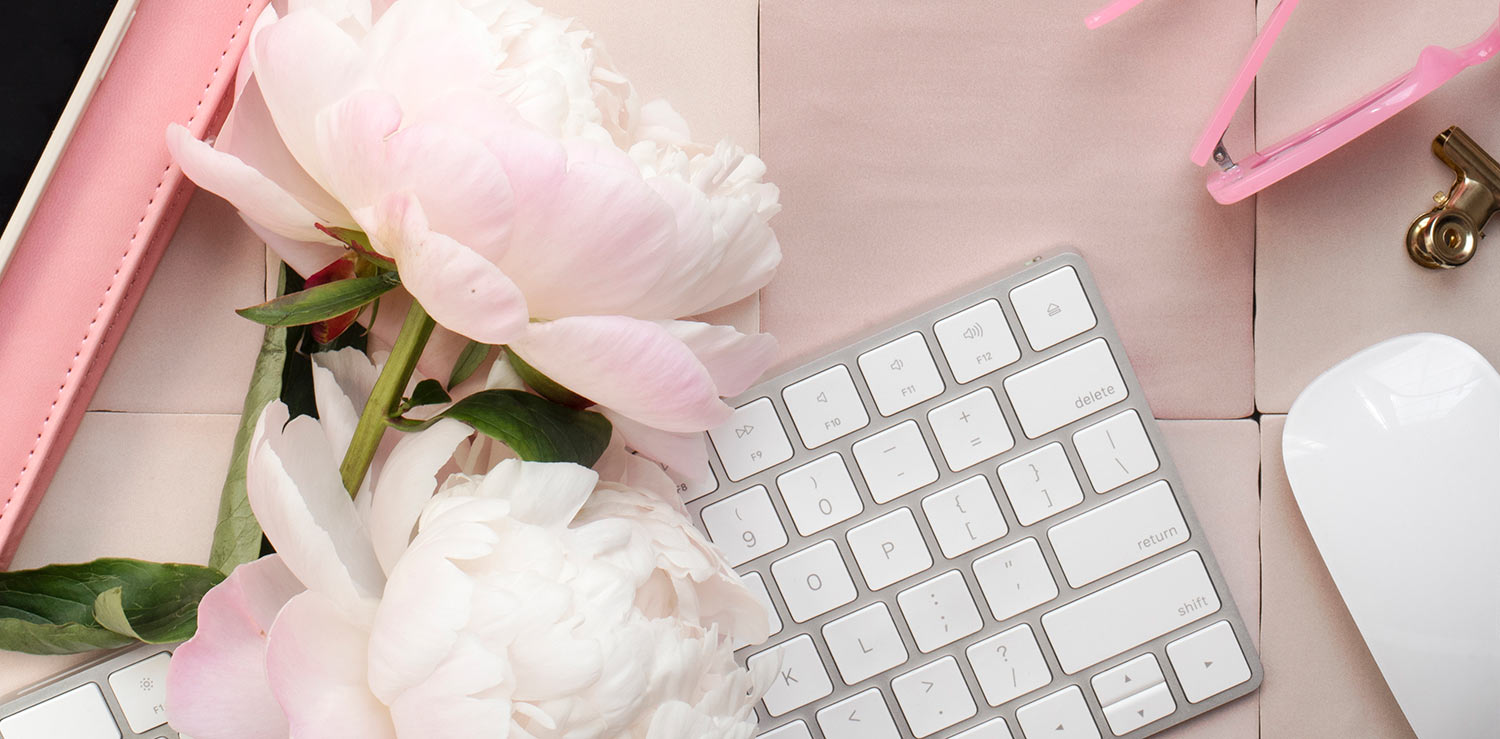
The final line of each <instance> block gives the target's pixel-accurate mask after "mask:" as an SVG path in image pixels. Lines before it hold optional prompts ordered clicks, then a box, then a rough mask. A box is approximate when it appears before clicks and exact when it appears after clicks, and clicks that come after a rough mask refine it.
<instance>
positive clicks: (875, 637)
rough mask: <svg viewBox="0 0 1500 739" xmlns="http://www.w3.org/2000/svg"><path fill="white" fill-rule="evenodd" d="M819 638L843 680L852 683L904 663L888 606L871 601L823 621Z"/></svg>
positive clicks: (902, 650) (894, 624)
mask: <svg viewBox="0 0 1500 739" xmlns="http://www.w3.org/2000/svg"><path fill="white" fill-rule="evenodd" d="M823 641H824V642H825V643H826V644H828V651H829V652H830V653H832V654H833V663H834V664H835V665H837V666H838V668H839V675H840V676H841V677H843V678H844V682H845V683H846V684H849V685H854V684H856V683H858V682H860V681H861V680H864V679H866V678H870V677H874V676H875V675H879V674H880V673H882V672H885V671H886V670H889V669H891V668H893V667H900V666H901V665H904V664H906V658H907V656H908V655H907V653H906V645H905V644H903V643H902V642H901V634H900V633H899V632H897V631H896V622H895V621H893V620H891V612H890V609H888V608H886V605H885V604H884V603H875V604H873V605H869V606H866V607H864V608H861V609H859V610H858V611H855V612H854V613H851V614H849V615H847V616H845V617H843V618H841V619H838V620H837V621H830V622H828V623H826V624H824V625H823Z"/></svg>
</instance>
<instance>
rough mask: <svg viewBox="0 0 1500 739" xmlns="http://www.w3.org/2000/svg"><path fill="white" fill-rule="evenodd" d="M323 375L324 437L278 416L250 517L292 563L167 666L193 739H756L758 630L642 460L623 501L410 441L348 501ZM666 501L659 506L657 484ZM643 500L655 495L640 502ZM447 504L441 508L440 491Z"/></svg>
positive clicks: (264, 448)
mask: <svg viewBox="0 0 1500 739" xmlns="http://www.w3.org/2000/svg"><path fill="white" fill-rule="evenodd" d="M332 359H333V361H328V360H323V361H320V362H319V363H318V364H317V365H316V366H315V368H314V372H315V376H316V378H317V379H318V391H319V395H318V406H319V415H320V417H321V420H315V419H312V418H310V417H306V416H304V417H299V418H296V419H291V420H290V421H288V419H287V410H286V408H285V407H284V406H282V405H281V404H280V403H274V404H272V405H271V406H270V407H268V408H267V409H266V411H265V413H264V414H263V415H262V417H261V419H260V422H259V425H258V426H257V429H256V433H255V437H254V441H253V443H252V447H251V455H250V461H249V476H248V485H249V490H250V496H251V497H250V502H251V505H252V507H253V508H254V510H255V514H256V517H257V518H258V519H259V520H260V521H261V523H262V525H263V527H264V528H265V531H266V535H267V536H268V537H269V538H270V539H271V541H272V543H273V544H275V545H276V548H277V551H278V554H276V555H272V556H270V557H266V558H264V559H261V560H258V561H256V562H253V563H251V564H248V565H245V566H242V567H240V568H239V569H237V570H235V572H234V573H233V574H232V575H231V576H230V577H229V578H228V579H227V580H225V581H224V583H222V584H221V585H219V586H218V587H217V588H215V589H214V590H213V591H212V592H210V593H209V594H208V595H207V596H206V597H205V598H204V599H203V602H202V604H201V606H200V607H199V615H198V623H199V626H198V632H197V635H196V636H195V637H194V638H193V639H192V640H191V641H189V642H188V643H187V644H184V645H183V646H182V647H181V648H179V650H178V651H177V653H176V656H175V657H174V659H173V661H172V667H171V673H170V675H169V678H168V686H167V689H168V694H169V701H170V704H171V705H172V725H173V726H174V728H176V729H178V730H179V731H183V732H186V733H188V734H191V735H193V736H194V737H196V738H197V739H289V738H291V737H296V738H297V739H302V738H303V737H316V738H318V739H327V738H335V739H336V738H339V737H350V738H351V739H352V738H354V737H358V738H359V739H381V738H399V739H417V738H420V739H428V738H431V739H485V738H488V737H495V738H497V739H498V738H503V737H516V738H518V739H519V738H522V737H534V738H536V739H564V738H566V739H593V738H597V739H607V738H612V737H631V738H640V739H647V738H649V739H688V738H689V737H725V738H734V739H749V737H751V736H752V735H753V734H754V730H755V726H754V719H753V716H752V714H751V705H752V704H753V702H754V701H755V700H756V698H757V697H758V695H759V692H758V691H757V689H756V686H757V684H759V685H764V684H766V681H767V680H768V679H769V677H770V675H769V674H766V675H759V676H757V677H758V679H752V676H751V675H750V673H748V672H746V671H745V670H743V669H741V668H739V667H738V666H737V665H736V664H735V662H734V658H733V649H732V645H733V644H736V643H756V642H759V641H762V640H764V639H765V637H766V635H767V631H768V623H767V615H766V613H765V611H764V610H763V609H762V608H761V606H760V605H759V603H758V602H757V601H756V600H755V598H754V596H753V595H752V594H751V593H750V591H749V590H748V589H747V588H746V587H745V586H744V585H743V584H742V583H741V581H740V579H739V577H738V576H737V575H736V574H735V573H734V572H733V571H732V570H731V569H730V568H729V566H728V564H727V562H725V561H724V559H723V557H722V556H721V555H720V554H719V552H718V550H717V549H715V548H714V547H713V546H712V544H710V543H709V542H708V541H707V540H706V539H705V538H704V537H703V536H702V534H700V533H699V532H698V531H697V530H696V529H694V528H693V527H692V525H691V524H690V523H689V521H688V519H687V517H686V515H685V513H684V511H683V510H682V509H681V506H680V504H678V503H677V502H676V499H675V497H674V496H672V494H671V482H670V480H668V479H667V478H666V477H665V476H664V475H663V474H662V473H661V472H660V470H659V469H658V468H657V467H655V465H653V464H652V463H650V462H647V461H645V460H641V459H637V460H636V462H635V464H633V465H631V466H630V467H629V468H628V470H627V474H626V476H625V477H626V480H627V482H626V483H601V482H600V481H599V479H598V476H597V474H596V473H595V472H593V471H592V470H589V469H587V468H584V467H580V466H577V465H572V464H538V463H526V462H520V461H517V460H513V459H512V460H505V461H502V462H501V463H500V464H499V465H498V466H496V467H495V468H494V469H493V470H490V471H489V472H487V473H484V474H464V473H455V474H452V475H448V476H446V477H444V478H443V482H442V483H441V484H440V485H439V483H438V478H439V477H440V476H441V474H440V471H441V470H443V469H444V468H446V467H449V466H450V465H451V462H452V459H451V457H452V454H453V450H454V448H455V447H456V446H457V445H459V444H460V442H462V441H463V440H464V439H465V438H466V437H468V436H469V434H470V430H469V429H468V427H466V426H463V425H462V424H459V423H457V422H454V421H440V422H438V423H437V424H436V425H434V426H432V427H431V428H430V429H428V430H427V431H423V432H419V433H415V434H410V435H407V436H404V437H403V438H402V439H401V441H400V442H399V443H398V444H396V445H395V447H394V449H393V450H392V451H391V452H390V454H389V456H388V457H387V458H386V459H385V460H384V462H383V464H382V465H381V466H380V467H379V468H378V469H377V470H376V472H375V474H373V475H372V477H373V482H371V483H370V484H369V485H368V486H367V487H366V488H365V489H364V490H362V491H361V493H360V496H359V498H358V499H356V500H351V499H350V498H349V496H348V495H347V494H346V493H345V492H344V490H343V488H342V486H341V484H340V481H339V476H338V459H339V455H338V454H337V453H336V452H337V451H338V450H341V449H342V448H343V447H342V445H343V444H345V443H347V440H348V438H349V434H351V433H352V431H353V425H354V422H355V416H354V413H353V408H354V404H353V403H352V402H350V400H349V398H348V397H347V396H345V395H344V394H343V393H342V392H340V389H341V387H342V388H353V387H355V386H357V385H358V384H360V383H359V382H358V381H346V382H345V383H343V384H341V383H339V382H337V381H336V380H337V378H336V377H335V375H334V372H333V370H332V369H330V367H331V368H334V369H339V370H341V371H343V370H347V369H351V368H353V369H357V370H359V372H358V374H359V375H361V376H365V377H367V376H368V374H369V368H368V362H365V363H364V365H361V364H360V362H358V361H354V360H356V359H360V356H359V355H358V353H357V352H354V351H353V350H344V351H343V352H340V353H339V355H338V356H337V357H335V358H332ZM658 486H660V487H658ZM643 487H644V488H649V489H642V488H643ZM435 488H436V489H437V490H438V492H437V493H436V495H434V489H435Z"/></svg>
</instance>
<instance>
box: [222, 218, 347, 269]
mask: <svg viewBox="0 0 1500 739" xmlns="http://www.w3.org/2000/svg"><path fill="white" fill-rule="evenodd" d="M240 219H241V220H243V221H244V222H245V225H246V226H249V227H250V230H251V231H253V232H255V235H256V236H258V237H260V240H261V241H264V242H266V246H269V247H270V248H271V251H273V252H276V256H278V257H281V261H283V262H286V263H287V265H288V266H290V267H291V268H292V271H293V272H296V273H297V274H299V275H302V276H304V277H306V276H307V275H310V274H313V273H315V272H317V271H318V270H320V269H322V268H324V267H326V266H328V265H329V264H330V263H332V262H333V261H334V260H336V259H338V258H339V257H341V256H343V255H344V253H345V251H346V250H345V249H344V247H343V246H339V245H335V244H332V243H328V242H330V241H332V239H327V240H325V241H323V242H316V241H301V240H298V239H289V238H287V237H285V236H282V235H281V234H277V233H273V232H272V231H270V230H269V229H267V228H265V227H264V226H261V225H260V224H258V223H256V222H255V221H252V220H250V219H249V218H246V217H245V216H244V214H243V213H242V214H240ZM319 234H320V237H324V238H326V235H324V234H322V232H321V231H320V232H319Z"/></svg>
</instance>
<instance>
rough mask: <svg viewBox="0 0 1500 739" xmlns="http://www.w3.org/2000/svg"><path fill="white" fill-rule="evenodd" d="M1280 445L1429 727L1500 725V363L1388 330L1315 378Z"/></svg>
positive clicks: (1321, 539) (1410, 707)
mask: <svg viewBox="0 0 1500 739" xmlns="http://www.w3.org/2000/svg"><path fill="white" fill-rule="evenodd" d="M1282 449H1283V451H1284V453H1285V456H1286V470H1287V477H1288V478H1289V479H1290V480H1291V483H1292V492H1293V494H1294V495H1295V497H1296V499H1297V505H1298V507H1300V508H1301V509H1302V517H1303V518H1304V519H1306V520H1307V528H1308V529H1309V530H1310V531H1312V536H1313V539H1314V540H1315V541H1316V542H1317V545H1318V551H1319V552H1321V553H1322V555H1323V561H1324V562H1326V563H1327V565H1328V571H1329V572H1330V573H1331V574H1332V575H1333V580H1334V582H1335V583H1336V584H1337V585H1338V589H1339V594H1340V595H1342V596H1343V598H1344V603H1345V604H1346V605H1348V607H1349V613H1350V614H1351V615H1352V616H1353V617H1354V622H1355V623H1356V624H1357V625H1358V626H1359V630H1360V632H1361V633H1362V634H1363V635H1364V637H1365V643H1366V644H1368V645H1369V647H1370V653H1371V654H1372V655H1374V657H1375V662H1376V663H1377V664H1378V665H1379V666H1380V671H1381V673H1382V674H1383V675H1384V676H1385V680H1386V682H1387V683H1388V684H1389V685H1390V687H1391V692H1392V693H1394V694H1395V696H1396V700H1397V702H1399V703H1400V704H1401V710H1402V711H1403V712H1405V714H1406V718H1407V720H1408V721H1410V722H1411V726H1412V729H1413V730H1414V731H1416V733H1417V736H1419V737H1422V739H1457V738H1458V737H1496V736H1500V374H1496V372H1495V368H1494V367H1492V366H1490V364H1489V362H1486V361H1485V359H1484V357H1482V356H1480V354H1479V352H1477V351H1475V350H1474V349H1473V348H1472V347H1470V346H1469V345H1468V344H1465V343H1463V342H1462V341H1459V340H1458V339H1455V338H1452V337H1450V336H1443V335H1440V334H1411V335H1408V336H1400V337H1397V338H1394V339H1391V340H1389V341H1385V342H1382V343H1379V344H1376V345H1375V346H1372V347H1370V348H1368V349H1365V350H1364V351H1362V352H1360V353H1358V354H1355V355H1354V356H1352V357H1350V358H1348V359H1346V360H1344V361H1343V362H1342V363H1340V364H1339V365H1337V366H1336V367H1334V368H1333V369H1331V370H1329V371H1327V372H1325V373H1324V374H1323V375H1322V376H1321V377H1319V378H1318V379H1316V380H1314V381H1313V382H1312V384H1310V385H1308V386H1307V389H1305V390H1303V391H1302V395H1301V396H1299V397H1298V398H1297V402H1296V403H1293V404H1292V409H1291V412H1290V415H1288V417H1287V421H1286V432H1285V434H1284V435H1283V437H1282ZM1275 576H1276V574H1275V573H1267V577H1275Z"/></svg>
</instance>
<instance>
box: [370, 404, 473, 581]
mask: <svg viewBox="0 0 1500 739" xmlns="http://www.w3.org/2000/svg"><path fill="white" fill-rule="evenodd" d="M472 433H474V430H473V429H471V428H469V427H468V426H465V425H463V424H462V423H459V422H458V421H454V420H450V419H444V420H441V421H438V422H437V423H436V424H433V426H432V427H431V428H429V429H427V430H425V431H419V432H417V433H414V434H408V435H406V436H405V437H404V438H402V439H401V441H400V442H399V443H398V444H396V449H395V450H394V451H392V452H391V456H390V457H389V458H388V459H387V460H386V462H385V465H384V466H383V467H381V475H380V479H379V480H378V481H376V483H375V498H374V500H373V501H372V502H371V507H370V519H369V521H370V539H371V541H373V542H374V544H375V556H376V557H377V558H378V559H379V560H380V564H381V566H382V567H384V568H385V571H386V573H387V574H389V573H390V572H391V570H392V569H393V568H394V567H395V566H396V562H397V561H398V560H399V559H401V554H402V553H403V552H405V551H406V547H407V545H408V544H410V543H411V537H412V533H413V529H414V527H415V526H416V524H417V517H418V516H420V515H421V514H422V508H423V506H425V505H427V501H428V500H430V499H431V498H432V494H433V493H434V492H435V491H436V490H437V483H438V481H437V473H438V471H439V470H441V469H442V468H443V466H444V465H446V464H448V461H449V460H451V459H452V458H453V450H454V448H455V447H457V446H458V443H459V442H460V441H463V440H464V439H466V438H468V437H469V435H470V434H472Z"/></svg>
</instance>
